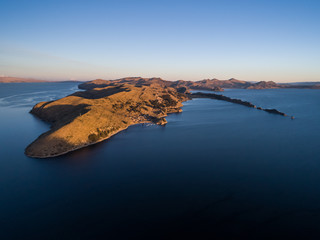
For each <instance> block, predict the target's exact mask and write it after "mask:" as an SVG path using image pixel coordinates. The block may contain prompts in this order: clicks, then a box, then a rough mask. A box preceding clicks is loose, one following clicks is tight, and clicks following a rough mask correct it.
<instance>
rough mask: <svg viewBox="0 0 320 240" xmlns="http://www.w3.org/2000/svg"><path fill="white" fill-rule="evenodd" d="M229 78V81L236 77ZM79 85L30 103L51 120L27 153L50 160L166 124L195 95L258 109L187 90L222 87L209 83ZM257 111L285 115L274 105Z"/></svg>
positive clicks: (35, 111)
mask: <svg viewBox="0 0 320 240" xmlns="http://www.w3.org/2000/svg"><path fill="white" fill-rule="evenodd" d="M210 81H212V80H210ZM213 81H214V80H213ZM227 81H229V82H228V84H229V83H232V82H237V81H239V80H227ZM79 88H80V89H83V90H85V91H79V92H75V93H74V94H71V95H69V96H67V97H64V98H61V99H58V100H56V101H48V102H40V103H38V104H36V105H35V106H34V107H33V109H32V110H31V111H30V112H31V113H32V114H33V115H35V116H37V117H38V118H40V119H42V120H44V121H46V122H49V123H51V129H50V130H49V131H48V132H45V133H43V134H42V135H40V136H39V137H38V138H37V139H36V140H35V141H34V142H32V143H31V144H30V145H29V146H28V147H27V148H26V149H25V154H26V155H27V156H29V157H34V158H48V157H56V156H59V155H63V154H65V153H68V152H70V151H74V150H77V149H80V148H83V147H86V146H89V145H92V144H95V143H97V142H100V141H103V140H105V139H108V138H110V137H111V136H113V135H115V134H116V133H118V132H120V131H122V130H124V129H126V128H128V127H129V126H131V125H134V124H141V123H154V124H158V125H165V124H166V123H167V121H166V119H165V117H166V116H167V114H169V113H178V112H182V109H181V107H182V106H183V104H182V103H183V102H184V101H187V100H191V99H193V98H211V99H217V100H223V101H228V102H232V103H236V104H241V105H244V106H247V107H252V108H256V106H255V105H253V104H252V103H250V102H246V101H242V100H240V99H232V98H229V97H226V96H224V95H221V94H215V93H200V92H198V93H191V92H190V91H189V90H211V91H217V92H221V91H223V89H222V88H221V87H220V86H216V85H211V84H209V83H208V81H204V82H202V83H199V82H191V81H176V82H172V81H165V80H162V79H161V78H124V79H119V80H112V81H108V80H100V79H99V80H94V81H90V82H86V83H82V84H80V85H79ZM258 109H260V110H264V111H266V112H269V113H274V114H279V115H283V116H286V114H284V113H282V112H280V111H278V110H276V109H262V108H259V107H258Z"/></svg>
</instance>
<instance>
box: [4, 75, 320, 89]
mask: <svg viewBox="0 0 320 240" xmlns="http://www.w3.org/2000/svg"><path fill="white" fill-rule="evenodd" d="M33 82H34V83H35V82H52V81H46V80H38V79H33V78H17V77H0V83H33ZM56 82H58V81H56ZM118 83H127V84H133V85H151V84H157V85H160V86H161V87H164V86H166V87H173V88H182V87H184V88H186V89H191V90H211V91H223V89H224V88H240V89H272V88H309V89H320V82H296V83H275V82H273V81H267V82H266V81H260V82H249V81H243V80H237V79H235V78H231V79H228V80H219V79H216V78H214V79H204V80H200V81H184V80H178V81H167V80H163V79H161V78H142V77H127V78H120V79H116V80H103V79H96V80H93V81H89V82H85V83H82V84H80V85H79V88H81V89H91V88H92V87H93V86H94V87H106V86H110V85H113V84H118Z"/></svg>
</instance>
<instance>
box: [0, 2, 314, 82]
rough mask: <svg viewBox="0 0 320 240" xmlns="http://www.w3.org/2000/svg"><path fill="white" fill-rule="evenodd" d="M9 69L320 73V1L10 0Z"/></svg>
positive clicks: (69, 73) (82, 75) (30, 72)
mask: <svg viewBox="0 0 320 240" xmlns="http://www.w3.org/2000/svg"><path fill="white" fill-rule="evenodd" d="M0 7H1V9H2V10H3V11H2V14H1V16H0V29H1V33H2V34H1V35H2V36H1V39H0V76H10V77H25V78H35V79H43V80H52V81H53V80H79V81H85V80H92V79H97V78H102V79H118V78H122V77H124V76H129V77H130V76H142V77H146V78H147V77H161V78H162V79H165V80H172V81H173V80H180V79H181V80H192V81H196V80H202V79H212V78H217V79H221V80H226V79H230V78H236V79H240V80H245V81H274V82H303V81H306V82H310V81H320V77H319V76H320V68H319V65H320V59H319V55H320V48H319V42H320V29H319V27H318V26H319V22H320V15H319V14H318V13H319V10H320V2H318V1H312V0H311V1H307V2H306V1H299V0H292V1H289V0H281V1H274V0H271V1H270V0H269V1H265V0H262V1H253V0H242V1H234V0H233V1H232V0H226V1H221V0H214V1H207V0H203V1H188V0H184V1H181V0H173V1H167V0H164V1H142V0H140V1H134V2H132V1H128V0H123V1H114V0H109V1H90V2H87V1H45V2H44V1H19V3H17V2H15V1H2V2H1V3H0Z"/></svg>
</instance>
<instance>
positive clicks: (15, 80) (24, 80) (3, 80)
mask: <svg viewBox="0 0 320 240" xmlns="http://www.w3.org/2000/svg"><path fill="white" fill-rule="evenodd" d="M0 82H1V83H28V82H30V83H31V82H48V81H45V80H38V79H33V78H17V77H0Z"/></svg>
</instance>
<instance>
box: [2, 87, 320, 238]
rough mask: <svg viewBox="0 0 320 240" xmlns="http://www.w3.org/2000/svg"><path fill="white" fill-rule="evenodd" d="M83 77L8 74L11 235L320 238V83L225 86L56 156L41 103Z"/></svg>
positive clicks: (6, 172) (6, 163)
mask: <svg viewBox="0 0 320 240" xmlns="http://www.w3.org/2000/svg"><path fill="white" fill-rule="evenodd" d="M76 89H77V83H26V84H24V83H21V84H0V112H1V116H0V117H1V118H0V132H1V138H0V239H184V238H186V237H193V239H227V238H232V237H233V238H234V239H239V238H247V239H249V238H252V239H263V238H265V239H270V238H273V239H274V238H275V237H277V238H283V239H285V238H290V237H291V238H303V239H306V238H308V239H319V238H320V228H319V224H320V157H319V156H320V141H319V140H320V124H319V123H320V91H319V90H298V89H290V90H289V89H275V90H226V91H225V92H224V93H223V94H225V95H227V96H230V97H233V98H240V99H242V100H248V101H250V102H252V103H254V104H255V105H257V106H261V107H263V108H276V109H278V110H280V111H282V112H285V113H287V114H288V115H294V116H295V117H296V119H295V120H291V119H290V118H289V117H282V116H279V115H273V114H269V113H266V112H263V111H259V110H256V109H251V108H248V107H244V106H241V105H237V104H233V103H228V102H223V101H217V100H212V99H195V100H192V101H188V102H185V104H184V107H183V113H180V114H171V115H169V116H168V117H167V120H168V124H167V125H166V126H165V127H161V126H156V125H150V124H145V125H139V126H133V127H130V128H129V129H127V130H125V131H123V132H121V133H119V134H118V135H116V136H114V137H112V138H111V139H109V140H107V141H104V142H102V143H99V144H96V145H94V146H91V147H88V148H85V149H81V150H79V151H76V152H73V153H69V154H67V155H65V156H61V157H57V158H52V159H42V160H40V159H32V158H28V157H26V156H25V155H24V148H25V147H26V146H27V145H28V144H29V143H30V142H32V141H33V140H34V139H35V138H37V137H38V136H39V135H40V134H41V133H43V132H45V131H47V130H48V129H49V127H50V126H49V125H48V124H47V123H44V122H42V121H40V120H38V119H37V118H35V117H33V116H32V115H31V114H29V113H28V112H29V110H30V109H31V108H32V106H33V105H34V104H35V103H37V102H39V101H47V100H52V99H56V98H60V97H63V96H66V95H68V94H70V93H72V92H74V91H75V90H76Z"/></svg>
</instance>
